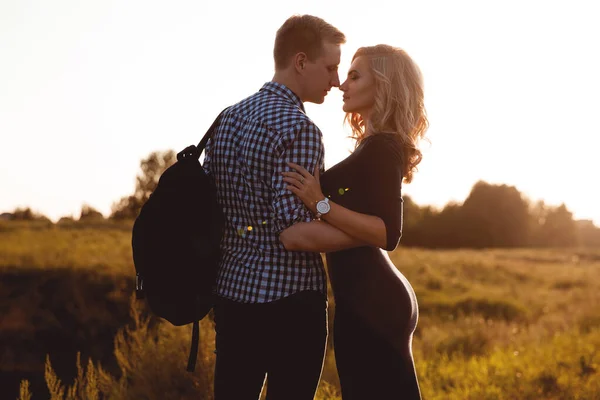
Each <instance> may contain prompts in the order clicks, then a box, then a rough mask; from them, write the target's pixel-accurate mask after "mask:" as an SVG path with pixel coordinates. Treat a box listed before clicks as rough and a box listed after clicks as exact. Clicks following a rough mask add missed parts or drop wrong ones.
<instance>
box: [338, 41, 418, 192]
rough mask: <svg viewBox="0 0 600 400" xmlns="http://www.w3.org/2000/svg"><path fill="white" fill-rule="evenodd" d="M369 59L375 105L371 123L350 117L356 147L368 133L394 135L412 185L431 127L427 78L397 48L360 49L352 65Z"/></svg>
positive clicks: (370, 117) (383, 46)
mask: <svg viewBox="0 0 600 400" xmlns="http://www.w3.org/2000/svg"><path fill="white" fill-rule="evenodd" d="M361 56H365V57H368V59H369V65H370V66H371V72H372V73H373V75H374V77H375V85H376V87H375V103H374V105H373V109H372V110H371V112H370V114H369V116H368V121H364V120H363V118H362V117H361V115H360V114H357V113H346V118H345V121H346V122H347V123H349V124H350V127H351V129H352V137H353V138H354V139H356V146H358V145H359V144H360V143H361V141H362V140H363V139H364V138H365V133H366V132H368V133H369V134H378V133H393V134H394V138H395V139H396V141H397V142H398V143H399V144H400V146H401V148H402V164H403V165H402V176H403V177H404V181H405V182H407V183H409V182H411V181H412V178H413V173H414V172H415V171H416V170H417V165H418V164H419V163H420V162H421V159H422V153H421V151H420V150H419V149H418V148H417V145H418V143H419V141H420V140H421V139H423V138H424V136H425V132H426V131H427V128H428V127H429V121H428V120H427V114H426V111H425V104H424V90H423V78H422V75H421V71H420V70H419V67H418V66H417V65H416V64H415V63H414V62H413V60H412V59H411V58H410V57H409V56H408V54H407V53H406V52H405V51H404V50H402V49H399V48H397V47H392V46H388V45H384V44H380V45H377V46H369V47H361V48H359V49H358V50H357V51H356V53H355V54H354V57H352V61H354V60H355V59H356V58H357V57H361Z"/></svg>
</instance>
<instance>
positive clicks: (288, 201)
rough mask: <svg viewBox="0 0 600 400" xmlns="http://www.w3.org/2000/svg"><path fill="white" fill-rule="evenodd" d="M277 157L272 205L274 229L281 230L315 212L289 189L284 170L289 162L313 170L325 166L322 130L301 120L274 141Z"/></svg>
mask: <svg viewBox="0 0 600 400" xmlns="http://www.w3.org/2000/svg"><path fill="white" fill-rule="evenodd" d="M273 152H274V153H275V154H276V160H275V165H274V170H273V175H272V177H271V208H272V222H273V227H272V229H273V231H274V232H276V233H278V234H280V233H281V232H283V231H284V230H285V229H286V228H289V227H290V226H292V225H294V224H296V223H298V222H310V221H312V220H313V218H314V217H313V213H312V212H311V211H310V210H309V209H308V208H306V207H305V206H304V203H302V200H300V198H298V196H296V195H295V194H294V193H292V192H290V191H289V190H288V189H287V183H285V182H284V181H283V176H282V174H281V173H282V172H283V171H290V170H291V168H290V167H289V166H288V165H287V163H288V162H293V163H295V164H298V165H302V166H303V167H305V168H312V169H311V170H314V169H315V167H316V166H317V165H318V166H319V168H322V166H323V159H324V151H323V140H322V134H321V131H320V130H319V129H318V128H317V127H316V126H315V125H314V124H313V123H311V122H310V121H302V122H300V123H298V125H296V126H295V127H294V128H292V129H290V130H289V131H288V132H285V133H283V134H282V136H281V139H280V140H279V142H278V143H276V144H275V145H274V148H273Z"/></svg>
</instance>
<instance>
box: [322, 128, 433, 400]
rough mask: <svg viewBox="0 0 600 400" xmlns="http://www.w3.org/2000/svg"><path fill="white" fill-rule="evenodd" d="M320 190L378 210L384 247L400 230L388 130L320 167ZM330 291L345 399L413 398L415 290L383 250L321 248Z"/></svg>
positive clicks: (396, 156)
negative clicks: (330, 164) (325, 250)
mask: <svg viewBox="0 0 600 400" xmlns="http://www.w3.org/2000/svg"><path fill="white" fill-rule="evenodd" d="M321 186H322V189H323V192H324V194H325V195H326V196H328V197H329V198H330V199H331V200H332V201H334V202H335V203H337V204H340V205H342V206H344V207H346V208H348V209H351V210H353V211H357V212H360V213H364V214H369V215H375V216H378V217H380V218H381V219H382V220H383V222H384V223H385V227H386V234H387V244H386V248H385V250H393V249H395V248H396V246H397V245H398V242H399V240H400V236H401V232H402V197H401V188H402V153H401V150H400V146H399V145H398V144H397V142H396V141H395V140H394V139H393V138H392V136H391V135H390V134H376V135H372V136H370V137H368V138H366V139H364V140H363V142H362V143H361V144H360V145H359V146H358V147H357V148H356V150H355V151H354V152H353V153H352V154H351V155H350V156H349V157H348V158H346V159H345V160H343V161H342V162H340V163H339V164H336V165H335V166H333V167H331V168H330V169H328V170H327V171H326V172H324V173H323V175H322V177H321ZM327 269H328V272H329V278H330V281H331V285H332V288H333V292H334V297H335V318H334V325H333V339H334V349H335V356H336V365H337V368H338V373H339V377H340V383H341V387H342V398H343V399H344V400H354V399H360V400H365V399H411V400H412V399H420V398H421V396H420V390H419V384H418V381H417V376H416V372H415V367H414V361H413V356H412V335H413V332H414V330H415V328H416V325H417V319H418V306H417V299H416V296H415V292H414V291H413V288H412V287H411V285H410V283H409V282H408V280H407V279H406V278H405V277H404V276H403V275H402V274H401V273H400V272H399V271H398V269H397V268H396V267H395V266H394V264H393V263H392V262H391V260H390V258H389V257H388V255H387V252H385V251H384V250H382V249H379V248H376V247H371V246H364V247H357V248H353V249H349V250H343V251H338V252H332V253H327Z"/></svg>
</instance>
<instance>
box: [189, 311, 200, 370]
mask: <svg viewBox="0 0 600 400" xmlns="http://www.w3.org/2000/svg"><path fill="white" fill-rule="evenodd" d="M199 343H200V321H194V324H193V327H192V345H191V347H190V356H189V358H188V365H187V370H188V372H194V369H195V368H196V359H197V358H198V344H199Z"/></svg>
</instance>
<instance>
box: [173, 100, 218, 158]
mask: <svg viewBox="0 0 600 400" xmlns="http://www.w3.org/2000/svg"><path fill="white" fill-rule="evenodd" d="M228 109H229V107H227V108H226V109H224V110H223V111H221V112H220V113H219V115H218V116H217V118H215V120H214V121H213V123H212V125H211V126H210V128H208V131H206V133H205V134H204V136H203V137H202V140H200V143H198V145H197V146H194V145H192V146H188V147H186V148H185V149H183V150H181V151H180V152H179V153H177V161H181V160H182V159H184V158H188V159H189V158H191V157H194V158H195V159H196V160H197V159H199V158H200V154H202V152H203V151H204V147H205V146H206V143H207V142H208V139H210V138H211V137H212V135H213V132H214V131H215V128H216V127H217V124H218V123H219V121H220V120H221V117H222V116H223V114H224V113H225V111H227V110H228Z"/></svg>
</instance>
